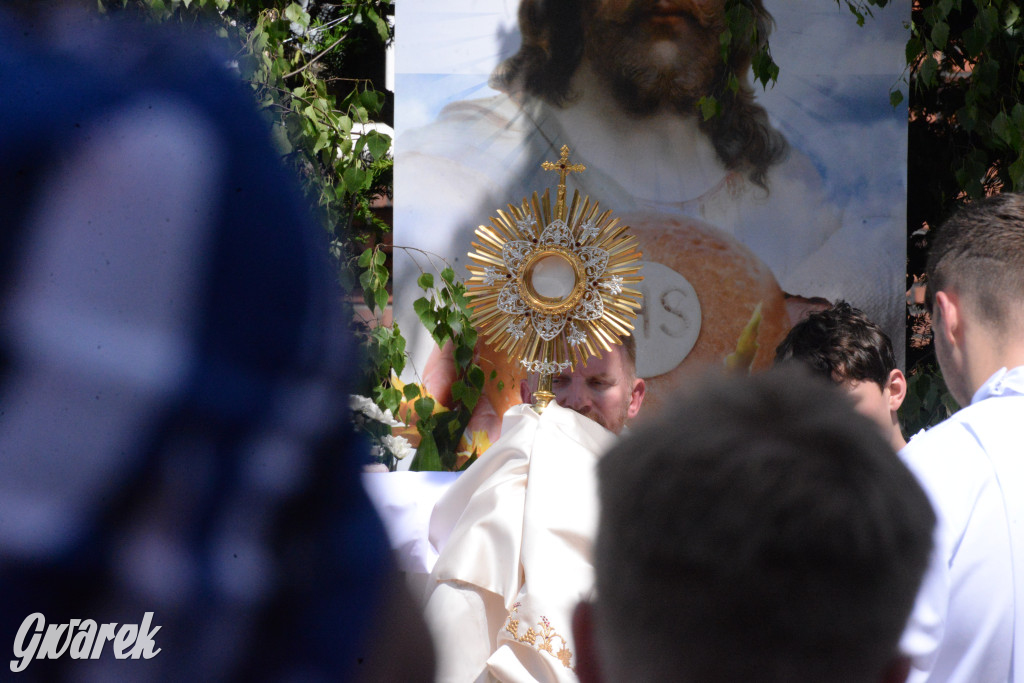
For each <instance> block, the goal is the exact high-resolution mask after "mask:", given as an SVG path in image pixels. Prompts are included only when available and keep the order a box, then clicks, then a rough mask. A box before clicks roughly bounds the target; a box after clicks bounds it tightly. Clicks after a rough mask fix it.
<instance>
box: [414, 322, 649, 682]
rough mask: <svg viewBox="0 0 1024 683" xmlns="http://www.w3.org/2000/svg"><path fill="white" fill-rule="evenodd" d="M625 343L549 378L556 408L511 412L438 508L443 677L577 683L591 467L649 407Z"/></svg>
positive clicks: (434, 521)
mask: <svg viewBox="0 0 1024 683" xmlns="http://www.w3.org/2000/svg"><path fill="white" fill-rule="evenodd" d="M635 361H636V346H635V342H634V340H633V338H632V337H629V336H627V337H625V338H623V343H622V345H620V346H615V347H613V349H612V350H611V351H610V352H606V353H605V354H604V355H603V356H602V357H600V358H591V359H590V360H589V362H588V363H587V364H586V365H585V366H584V365H578V366H577V367H576V368H574V369H573V370H572V371H566V372H562V373H560V374H558V375H556V376H555V377H554V378H553V381H552V392H553V393H554V395H555V399H554V402H552V403H550V404H548V406H547V407H546V408H544V410H543V412H541V413H539V414H538V413H537V412H536V411H535V410H534V409H533V408H532V407H531V406H530V405H529V398H530V396H529V395H530V387H528V386H527V385H526V382H524V383H523V386H522V387H521V391H522V392H523V394H524V401H526V403H525V404H524V405H521V406H516V407H514V408H512V409H510V410H509V411H508V412H507V413H506V414H505V416H504V419H503V424H502V431H501V433H502V436H501V439H499V440H498V441H497V442H495V444H494V445H493V446H491V448H490V449H489V450H488V451H487V452H486V453H485V454H484V455H483V456H482V457H481V458H480V460H478V461H477V462H476V463H475V464H474V465H473V466H472V467H471V468H469V469H468V470H467V471H466V472H465V473H464V474H463V475H462V476H461V477H460V478H459V479H458V480H457V481H456V482H455V484H453V485H452V487H451V488H450V489H449V490H448V491H447V492H446V493H445V495H444V496H443V497H442V498H441V499H440V500H439V501H438V503H437V505H436V506H435V508H434V512H433V515H432V516H431V521H430V540H431V542H432V543H433V544H434V545H435V546H436V547H437V548H438V549H439V551H440V555H439V558H438V561H437V563H436V565H435V566H434V569H433V572H432V574H431V576H430V580H429V582H428V586H427V596H426V597H427V605H426V615H427V622H428V624H429V626H430V628H431V630H432V632H433V635H434V639H435V643H436V649H437V655H438V670H437V679H436V680H437V681H439V682H444V681H450V682H452V683H456V682H457V683H466V682H467V681H494V680H497V681H575V680H576V674H575V667H576V651H575V647H574V645H573V641H572V635H571V632H570V631H571V617H572V611H573V609H574V607H575V605H576V603H577V602H578V601H579V600H580V599H582V598H584V597H585V596H587V595H588V594H589V592H590V590H591V588H592V586H593V567H592V565H591V555H590V552H591V544H592V540H593V537H594V533H595V530H596V526H597V499H596V487H595V479H594V467H595V465H596V463H597V461H598V459H599V458H600V456H601V455H602V454H603V453H604V451H605V450H606V449H607V448H608V447H609V446H610V445H611V444H612V442H613V441H614V439H615V435H616V434H618V433H619V432H621V431H622V429H623V428H624V427H625V424H626V422H627V421H628V420H630V419H632V418H634V417H636V415H637V414H638V413H639V411H640V406H641V404H642V403H643V399H644V393H645V383H644V380H643V379H640V378H638V377H637V376H636V367H635Z"/></svg>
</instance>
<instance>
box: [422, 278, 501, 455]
mask: <svg viewBox="0 0 1024 683" xmlns="http://www.w3.org/2000/svg"><path fill="white" fill-rule="evenodd" d="M440 276H441V277H440V282H436V281H435V278H434V276H433V274H432V273H429V272H424V273H423V274H421V275H420V278H419V280H418V284H419V286H420V289H422V290H423V291H424V293H425V296H423V297H420V298H419V299H417V300H416V301H415V302H414V303H413V308H414V310H415V311H416V315H417V316H418V317H419V319H420V322H421V323H422V324H423V326H424V327H425V328H426V329H427V331H428V332H429V333H430V335H431V337H432V338H433V339H434V342H435V343H436V344H437V345H438V347H439V348H441V349H442V350H443V352H444V353H450V354H451V357H450V358H451V360H452V361H453V368H454V373H453V374H454V377H453V381H452V384H451V399H452V400H451V405H450V406H447V407H448V408H449V409H448V410H447V411H444V412H434V400H433V399H431V398H429V397H424V398H420V399H419V400H417V401H416V403H415V410H416V414H417V416H418V417H419V419H418V421H417V422H416V429H417V431H418V432H419V434H420V445H419V448H418V449H417V451H416V458H415V459H414V460H413V462H412V465H411V467H410V469H413V470H454V469H455V466H456V460H457V455H456V452H457V450H458V446H459V441H460V440H461V439H462V435H463V434H464V433H465V431H466V425H467V424H468V423H469V418H470V417H471V416H472V414H473V408H475V407H476V404H477V401H479V400H480V396H481V393H482V392H483V389H484V381H485V379H486V378H485V375H484V371H483V370H482V369H481V368H480V366H479V365H477V364H476V363H475V362H474V352H475V349H476V343H477V332H476V330H475V329H473V326H472V325H471V324H470V309H469V299H468V298H467V297H466V286H465V284H463V283H462V282H460V281H459V280H458V279H456V277H455V272H454V271H453V270H452V269H451V267H445V268H444V269H443V270H442V271H441V273H440ZM467 465H468V463H467Z"/></svg>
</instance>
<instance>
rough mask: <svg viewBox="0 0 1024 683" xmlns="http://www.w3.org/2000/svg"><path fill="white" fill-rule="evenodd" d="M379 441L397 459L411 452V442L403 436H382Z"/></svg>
mask: <svg viewBox="0 0 1024 683" xmlns="http://www.w3.org/2000/svg"><path fill="white" fill-rule="evenodd" d="M380 441H381V443H382V444H383V445H384V447H385V448H387V449H388V450H389V451H391V455H393V456H395V458H396V459H398V460H401V459H402V458H404V457H405V456H407V455H409V453H411V452H412V444H410V443H409V442H408V441H407V440H406V438H405V437H404V436H383V437H381V439H380Z"/></svg>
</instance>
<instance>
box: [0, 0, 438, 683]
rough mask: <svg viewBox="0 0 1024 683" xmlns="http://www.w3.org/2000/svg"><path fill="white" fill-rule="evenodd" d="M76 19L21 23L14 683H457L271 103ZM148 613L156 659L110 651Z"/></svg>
mask: <svg viewBox="0 0 1024 683" xmlns="http://www.w3.org/2000/svg"><path fill="white" fill-rule="evenodd" d="M56 4H57V3H39V5H38V6H37V7H34V8H30V11H28V12H27V13H23V14H17V15H16V14H14V13H9V12H10V10H9V8H0V83H3V84H4V89H5V91H6V92H7V93H8V95H9V97H6V98H5V101H4V105H3V107H0V201H2V204H3V206H4V211H5V216H4V219H3V229H2V230H0V604H2V605H3V614H2V616H0V642H4V643H6V644H7V646H11V644H12V643H14V659H12V661H11V665H10V666H11V670H12V671H15V670H16V667H22V668H23V671H22V672H21V673H20V675H21V676H23V677H24V678H25V679H26V680H37V679H45V680H182V681H184V680H189V681H193V680H225V681H227V680H246V681H249V680H309V681H318V680H332V681H334V680H359V679H365V680H375V681H379V680H395V681H409V680H424V681H426V680H430V671H429V669H430V666H429V664H428V665H427V666H426V667H425V668H424V665H423V663H424V662H428V663H429V662H430V661H431V658H432V651H431V646H430V643H429V640H428V636H427V635H426V633H425V628H424V626H423V621H422V618H421V616H420V615H419V614H418V611H417V610H416V609H415V608H414V607H412V602H411V599H410V597H409V596H408V595H407V594H406V592H405V589H404V584H403V583H402V582H401V581H400V580H399V579H398V578H397V577H396V572H395V571H394V567H393V565H392V561H391V558H390V555H389V550H388V547H387V543H386V539H385V537H384V534H383V529H382V528H381V526H380V522H379V520H378V519H377V517H376V516H375V514H374V513H373V511H372V508H371V507H370V505H369V503H368V501H367V499H366V497H365V494H364V492H363V490H362V488H361V486H360V483H359V479H358V469H359V462H358V460H359V454H358V448H357V447H356V444H355V443H353V439H352V437H351V436H350V431H349V425H348V423H349V417H348V414H347V408H346V404H347V393H348V386H349V372H350V371H349V370H348V369H347V368H349V367H350V366H351V363H352V359H353V356H354V355H355V353H356V350H355V348H354V344H353V342H352V340H351V339H350V337H349V335H348V334H347V333H346V331H345V324H344V319H343V318H342V316H341V312H342V311H341V308H340V305H339V303H340V295H341V293H340V291H338V289H337V286H336V283H335V282H334V281H333V278H332V276H331V268H330V265H329V262H328V257H327V254H328V250H327V244H326V239H325V235H324V232H323V231H322V230H321V229H319V228H318V227H317V226H316V225H315V224H314V223H313V222H312V220H311V215H310V211H309V207H308V205H307V204H306V203H305V202H304V200H303V199H302V197H301V194H300V192H299V190H298V187H297V182H296V179H295V178H294V177H292V176H290V174H289V173H288V172H287V171H286V170H285V169H284V167H283V166H282V164H281V163H280V160H279V159H278V158H277V157H276V155H275V153H274V152H273V151H272V149H271V146H270V144H269V137H268V131H267V129H266V126H265V124H264V123H263V122H262V121H261V119H260V118H259V116H258V115H257V114H256V111H255V108H254V105H253V103H252V101H251V97H250V95H249V94H248V93H247V92H246V89H245V88H244V87H243V85H242V83H241V82H239V80H238V78H237V76H236V75H234V74H232V73H231V72H230V71H229V70H228V68H227V66H226V64H227V58H226V56H225V55H224V54H220V53H219V51H217V50H215V49H213V48H212V47H211V45H210V43H209V42H208V40H207V39H206V38H205V37H204V36H202V35H199V34H196V33H188V34H185V35H182V34H180V33H174V32H171V31H169V30H163V29H160V28H156V27H152V26H141V25H136V24H133V23H129V22H126V21H113V20H108V19H104V18H100V17H97V16H94V15H90V14H88V13H86V12H85V11H84V10H78V9H66V10H64V9H57V8H56V7H55V5H56ZM144 614H145V615H146V617H145V618H144ZM32 615H41V617H42V618H43V619H44V620H45V629H44V627H43V626H39V622H38V619H37V620H36V621H33V620H32V619H30V618H29V617H31V616H32ZM140 621H142V622H143V625H142V627H140V629H139V630H138V631H134V632H133V631H132V630H131V627H126V628H127V629H128V630H127V635H128V637H129V638H128V639H129V643H130V640H131V639H132V638H134V637H136V635H137V634H139V633H140V632H141V631H143V630H148V633H147V638H149V640H150V643H149V646H148V649H144V651H143V652H140V653H139V654H141V655H142V656H139V657H137V658H135V659H121V658H119V657H117V656H115V654H116V652H117V647H116V645H117V644H116V643H115V642H114V641H113V640H111V641H110V642H107V643H106V644H105V649H91V650H90V647H89V646H92V645H93V642H94V640H97V641H99V640H100V636H98V635H97V634H96V631H97V624H99V625H100V626H101V627H102V626H103V625H104V624H108V623H115V624H119V625H122V626H124V625H132V624H134V625H139V622H140ZM60 625H64V627H63V628H61V629H60V631H59V632H58V633H57V638H56V639H51V637H50V632H51V631H52V628H51V627H58V626H60ZM44 631H45V632H46V634H47V635H46V637H45V638H43V639H42V643H41V644H40V643H39V639H38V638H37V639H36V640H34V641H33V640H32V639H31V638H30V636H32V635H33V633H34V634H35V635H40V634H42V633H43V632H44ZM19 633H21V635H20V636H19ZM72 637H74V640H72ZM68 641H70V642H71V646H70V647H68ZM33 643H34V644H33ZM122 644H123V643H122ZM96 647H97V648H99V647H100V642H97V643H96ZM36 648H38V649H36ZM44 650H45V651H48V652H49V653H52V654H55V655H56V657H54V658H50V659H41V657H42V656H43V654H42V653H43V651H44ZM9 652H10V651H9ZM90 653H93V654H97V655H98V657H93V658H89V654H90ZM33 654H37V658H35V659H33ZM5 666H6V665H5Z"/></svg>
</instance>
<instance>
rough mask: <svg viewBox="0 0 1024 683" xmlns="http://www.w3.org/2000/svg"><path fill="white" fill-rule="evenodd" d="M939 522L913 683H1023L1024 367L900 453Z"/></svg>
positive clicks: (914, 650)
mask: <svg viewBox="0 0 1024 683" xmlns="http://www.w3.org/2000/svg"><path fill="white" fill-rule="evenodd" d="M900 455H901V456H902V457H903V459H904V460H905V462H906V463H907V465H908V466H909V467H910V468H911V470H913V471H914V473H915V474H916V475H917V476H918V478H919V480H920V481H921V485H922V486H923V487H924V489H925V491H926V492H927V493H928V495H929V497H930V498H931V501H932V505H933V506H934V507H935V511H936V515H937V516H938V526H937V529H936V552H935V553H933V559H932V565H931V567H930V568H929V570H928V574H927V575H926V576H925V581H924V585H923V586H922V590H921V593H920V595H919V596H918V604H917V606H916V607H915V610H914V614H913V615H912V616H911V620H910V623H909V625H908V629H907V633H906V634H905V637H904V641H903V644H904V648H905V650H906V651H908V653H909V654H911V655H912V656H913V658H914V670H913V671H912V673H911V676H910V678H909V679H908V680H910V681H914V682H917V681H924V680H929V681H943V682H951V683H961V682H962V683H989V682H992V683H995V682H1000V683H1002V682H1004V681H1012V682H1013V683H1024V366H1022V367H1017V368H1014V369H1012V370H1010V371H1007V370H1006V369H1005V368H1004V369H1002V370H1000V371H999V372H997V373H996V374H994V375H993V376H992V377H990V378H989V379H988V381H987V382H985V384H984V385H982V387H981V388H980V389H978V391H977V392H976V393H975V394H974V397H973V398H972V400H971V405H970V406H968V407H966V408H964V409H963V410H960V411H959V412H957V413H956V414H955V415H953V416H952V417H950V418H949V419H948V420H946V421H945V422H943V423H942V424H940V425H937V426H935V427H933V428H932V429H930V430H928V431H927V432H924V433H922V434H920V435H918V436H916V437H914V438H913V439H912V440H911V441H910V443H909V444H907V446H906V447H905V448H904V449H903V450H902V451H901V453H900Z"/></svg>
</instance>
